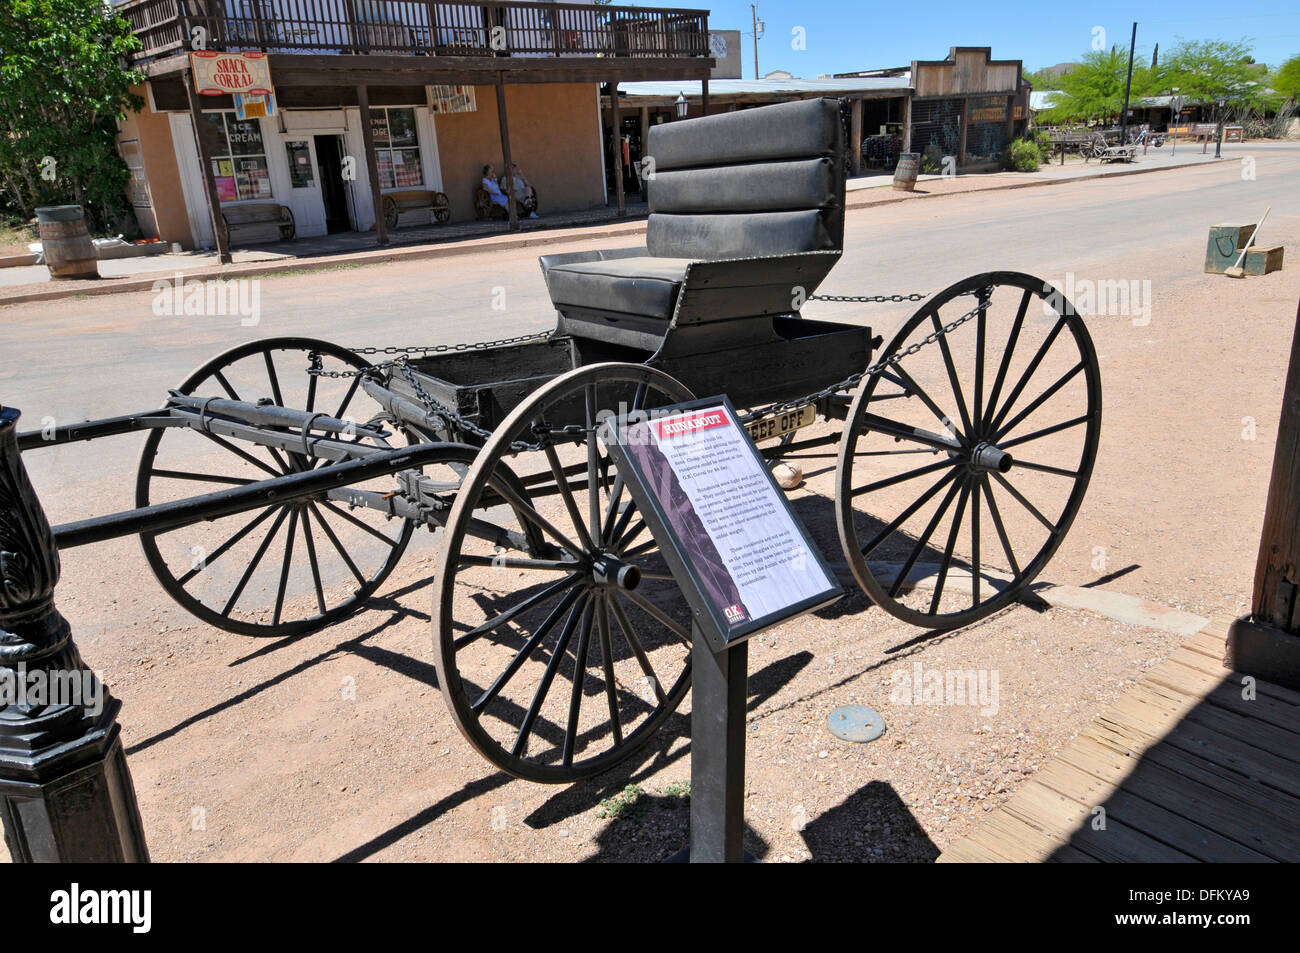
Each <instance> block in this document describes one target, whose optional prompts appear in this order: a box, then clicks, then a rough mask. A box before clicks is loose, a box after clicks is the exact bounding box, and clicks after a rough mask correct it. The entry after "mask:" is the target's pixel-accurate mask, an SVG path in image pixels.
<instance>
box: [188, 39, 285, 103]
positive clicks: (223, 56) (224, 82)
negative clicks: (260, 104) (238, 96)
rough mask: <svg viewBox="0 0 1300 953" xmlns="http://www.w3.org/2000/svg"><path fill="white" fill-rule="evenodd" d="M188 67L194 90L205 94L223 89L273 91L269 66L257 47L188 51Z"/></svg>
mask: <svg viewBox="0 0 1300 953" xmlns="http://www.w3.org/2000/svg"><path fill="white" fill-rule="evenodd" d="M190 69H191V70H192V71H193V73H194V91H195V92H197V93H200V94H202V95H204V96H221V95H223V94H225V93H248V94H250V95H253V96H269V95H270V94H271V92H272V88H271V66H270V64H269V63H268V62H267V59H266V54H265V53H262V52H260V51H258V50H250V51H248V52H246V53H218V52H217V51H216V50H195V51H193V52H192V53H190Z"/></svg>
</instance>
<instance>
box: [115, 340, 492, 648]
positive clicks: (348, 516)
mask: <svg viewBox="0 0 1300 953" xmlns="http://www.w3.org/2000/svg"><path fill="white" fill-rule="evenodd" d="M313 361H315V362H317V364H316V366H318V367H319V369H320V370H323V371H326V372H330V371H354V370H359V369H361V368H365V367H368V366H369V365H368V363H367V362H366V361H364V360H363V359H362V358H360V357H358V356H357V355H355V354H353V353H352V352H351V351H348V350H346V349H345V348H341V347H338V346H337V345H334V344H329V343H327V342H325V341H316V340H312V339H310V338H271V339H268V340H264V341H254V342H251V343H248V344H243V345H240V346H239V347H236V348H233V349H232V350H229V351H226V352H225V353H224V354H220V355H218V356H217V357H215V358H213V359H212V360H210V361H209V362H208V363H207V364H204V365H203V366H202V367H200V368H199V369H198V370H196V371H195V372H194V373H193V374H191V375H190V376H189V377H188V378H186V380H185V381H184V382H183V383H182V384H181V385H180V386H179V387H178V388H177V390H178V391H179V392H180V393H182V394H187V395H197V396H204V397H206V396H210V397H221V398H227V399H231V400H246V401H256V400H258V399H259V398H263V397H266V398H268V399H270V400H271V401H272V402H274V403H275V404H278V405H280V406H288V407H295V408H299V409H303V410H306V411H308V412H317V411H319V412H321V413H324V414H328V415H330V416H333V417H337V418H340V419H345V420H348V419H350V420H356V421H357V422H358V423H359V424H361V425H365V424H367V423H370V424H372V425H374V424H384V423H387V422H389V421H388V418H386V417H384V416H383V415H382V413H381V411H380V408H379V406H378V405H377V404H375V403H374V402H373V401H372V400H371V398H370V397H369V396H368V395H367V394H366V392H365V391H364V390H362V389H361V387H360V378H359V377H342V378H329V377H322V376H318V375H314V374H308V373H307V369H308V367H309V366H312V365H313ZM343 439H351V440H354V441H355V442H358V443H360V444H362V445H364V446H371V447H388V446H390V444H392V445H400V443H401V441H403V440H404V439H405V440H406V441H407V442H414V441H413V440H411V439H410V438H409V437H404V436H403V435H401V434H397V435H390V436H389V437H387V438H372V437H368V436H362V435H354V436H353V437H348V436H346V435H344V437H343ZM452 462H453V463H454V464H455V466H454V467H453V466H452V464H451V463H449V464H446V465H440V464H435V465H433V466H431V467H426V468H425V471H424V472H425V473H426V475H428V476H429V478H430V479H434V480H440V481H443V482H453V481H454V483H455V484H458V483H459V479H460V476H461V475H463V473H464V472H465V471H466V470H467V469H468V467H467V465H466V463H465V458H464V457H463V455H462V456H461V457H460V458H456V459H455V460H454V461H452ZM331 465H332V461H330V460H327V459H323V458H320V457H317V456H315V455H314V454H310V453H307V452H305V451H294V452H287V451H284V450H278V449H273V448H267V447H263V446H261V445H259V444H256V443H253V442H251V441H241V440H237V439H235V438H232V437H223V436H219V435H217V434H209V433H204V432H202V431H200V430H196V429H191V428H185V427H171V428H166V429H162V430H153V431H151V432H150V433H149V436H148V438H147V439H146V440H145V445H144V450H143V452H142V453H141V456H140V465H139V470H138V472H137V474H136V505H137V506H149V505H152V504H155V503H163V502H168V501H170V500H176V499H181V498H184V497H190V496H196V495H198V494H202V493H209V492H213V491H215V490H222V489H228V488H229V487H231V486H241V485H246V484H248V483H252V482H254V481H257V480H265V479H270V478H272V477H278V476H282V475H284V474H288V473H298V472H303V471H305V470H310V469H313V468H316V467H325V466H331ZM392 489H394V483H393V478H392V477H384V478H380V479H375V480H371V481H367V482H365V483H362V484H358V485H356V486H348V487H340V488H338V489H334V490H330V491H328V492H324V493H320V494H318V495H317V496H315V497H312V498H309V499H305V500H294V501H286V502H284V503H281V504H278V505H273V506H268V507H266V508H265V509H262V510H257V511H252V512H246V513H237V514H234V515H231V516H226V517H222V518H220V519H216V520H211V521H205V522H199V523H194V524H191V525H189V526H184V527H181V528H179V529H175V530H170V531H168V532H164V533H142V534H141V536H140V542H141V545H142V546H143V547H144V554H145V558H146V559H147V560H148V562H149V566H150V568H151V569H152V570H153V573H154V575H155V576H156V577H157V578H158V581H159V582H160V583H161V584H162V587H163V588H164V589H165V590H166V591H167V593H168V594H169V595H170V596H171V597H172V598H173V599H175V600H176V601H177V602H178V603H180V604H181V605H182V606H183V607H184V608H185V609H186V610H188V611H189V612H190V613H192V614H193V615H195V616H197V617H198V618H200V619H202V620H203V621H204V622H207V623H209V624H211V625H214V626H216V627H218V628H221V629H225V630H227V631H230V632H238V633H240V634H243V635H255V636H284V635H292V634H295V633H300V632H305V631H310V630H311V629H314V628H318V627H320V626H323V625H325V624H327V623H329V622H332V621H334V620H336V619H339V618H342V617H343V616H345V615H347V614H349V613H350V612H352V611H354V610H355V609H357V608H358V607H360V606H361V605H362V604H363V603H364V602H365V601H366V599H368V598H369V597H370V595H371V594H372V593H373V592H374V591H375V590H376V589H377V588H378V587H379V586H380V585H381V584H382V583H383V581H384V580H385V579H386V578H387V577H388V574H389V573H391V572H392V571H393V568H394V567H395V566H396V565H397V562H398V560H399V559H401V556H402V552H403V551H404V550H405V549H406V545H407V543H408V542H409V541H410V538H411V533H412V531H413V527H412V526H411V524H410V523H408V521H407V520H405V519H400V518H398V519H391V518H389V517H388V516H387V515H385V514H383V513H379V512H377V511H376V510H374V509H369V508H366V507H364V506H359V505H355V504H356V501H358V500H359V499H361V498H363V497H364V498H371V499H373V498H375V497H377V496H379V495H380V494H382V493H383V492H385V491H390V490H392Z"/></svg>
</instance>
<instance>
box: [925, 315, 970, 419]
mask: <svg viewBox="0 0 1300 953" xmlns="http://www.w3.org/2000/svg"><path fill="white" fill-rule="evenodd" d="M930 322H931V323H932V324H933V325H934V329H935V331H936V332H939V352H940V353H941V354H942V355H943V366H944V368H945V369H946V370H947V372H948V383H949V385H951V387H952V396H953V397H954V398H956V400H957V412H958V413H959V414H961V426H962V433H965V434H969V433H971V425H970V412H969V411H967V410H966V398H965V396H964V395H963V394H962V392H961V381H959V380H958V379H957V365H956V364H954V363H953V360H952V350H951V349H950V348H949V347H948V335H946V334H944V333H942V332H943V322H942V321H940V320H939V312H938V310H937V309H936V310H935V311H933V312H931V314H930Z"/></svg>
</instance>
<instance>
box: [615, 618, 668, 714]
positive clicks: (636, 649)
mask: <svg viewBox="0 0 1300 953" xmlns="http://www.w3.org/2000/svg"><path fill="white" fill-rule="evenodd" d="M605 601H606V602H607V603H608V604H609V607H610V609H611V610H613V612H614V619H615V621H617V622H618V627H619V628H620V629H621V630H622V631H623V639H624V640H625V641H626V642H627V646H628V648H630V649H631V650H632V654H633V655H634V656H636V661H637V664H638V665H640V666H641V671H642V672H643V673H644V674H645V677H646V678H647V679H649V680H650V689H651V691H653V692H654V693H655V698H657V699H659V704H661V705H662V704H663V703H664V702H665V701H667V700H668V697H667V696H666V695H665V694H664V689H663V686H662V685H660V684H659V676H658V675H656V674H655V670H654V666H652V665H651V664H650V658H649V656H647V655H646V654H645V648H644V647H643V646H642V645H641V640H640V639H639V638H637V636H636V628H635V627H634V626H633V625H632V620H631V619H629V618H628V617H627V615H626V614H625V613H624V612H623V607H622V606H620V605H619V604H618V600H617V599H615V598H614V597H613V596H611V595H609V594H606V596H605Z"/></svg>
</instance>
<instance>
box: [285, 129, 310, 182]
mask: <svg viewBox="0 0 1300 953" xmlns="http://www.w3.org/2000/svg"><path fill="white" fill-rule="evenodd" d="M284 150H285V152H287V153H288V154H289V184H290V185H292V186H293V187H294V188H295V189H309V188H311V187H312V185H313V184H315V181H316V178H315V175H314V174H313V173H312V168H311V147H310V146H308V145H307V141H306V140H305V139H294V140H292V141H290V142H286V143H285V144H284Z"/></svg>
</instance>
